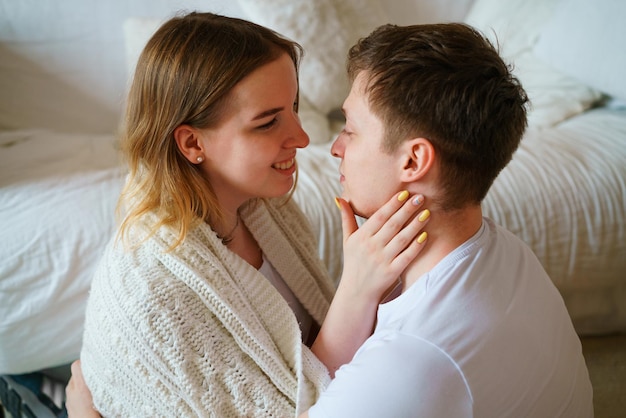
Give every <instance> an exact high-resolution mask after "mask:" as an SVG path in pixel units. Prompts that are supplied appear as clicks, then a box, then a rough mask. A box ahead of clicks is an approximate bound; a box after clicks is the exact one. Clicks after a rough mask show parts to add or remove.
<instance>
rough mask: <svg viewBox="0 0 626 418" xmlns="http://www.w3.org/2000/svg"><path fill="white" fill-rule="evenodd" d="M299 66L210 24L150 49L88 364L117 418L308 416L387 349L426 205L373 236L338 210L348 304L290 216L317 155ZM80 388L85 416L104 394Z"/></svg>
mask: <svg viewBox="0 0 626 418" xmlns="http://www.w3.org/2000/svg"><path fill="white" fill-rule="evenodd" d="M300 53H301V51H300V47H299V46H298V45H297V44H295V43H293V42H291V41H289V40H286V39H284V38H282V37H281V36H279V35H278V34H276V33H274V32H272V31H270V30H268V29H266V28H263V27H260V26H258V25H255V24H253V23H250V22H247V21H243V20H239V19H233V18H227V17H223V16H218V15H214V14H210V13H191V14H188V15H185V16H182V17H175V18H173V19H171V20H169V21H168V22H166V23H165V24H164V25H163V26H162V27H161V28H160V29H159V30H158V31H157V32H156V33H155V35H154V36H153V37H152V38H151V39H150V41H149V42H148V44H147V46H146V48H145V49H144V51H143V53H142V55H141V57H140V59H139V62H138V64H137V69H136V73H135V77H134V80H133V84H132V87H131V90H130V93H129V97H128V103H127V112H126V118H125V124H124V130H123V135H122V141H121V146H122V151H123V153H124V155H125V157H126V159H127V162H128V167H129V174H128V179H127V183H126V186H125V188H124V190H123V193H122V196H121V200H120V204H121V206H123V209H124V214H125V215H124V218H123V222H122V224H121V226H120V230H119V233H118V235H117V237H116V239H115V240H113V241H112V242H111V243H110V245H109V246H108V248H107V250H106V252H105V254H104V256H103V259H102V262H101V264H100V266H99V268H98V270H97V273H96V275H95V277H94V280H93V284H92V290H91V293H90V298H89V302H88V306H87V312H86V322H85V334H84V341H83V350H82V353H81V364H82V371H83V373H84V379H85V381H86V383H87V385H88V387H89V389H90V390H91V393H92V395H93V405H94V407H95V409H96V410H97V411H99V412H100V413H101V414H102V415H104V416H152V417H153V416H209V415H210V416H220V417H222V416H296V415H297V414H298V413H300V412H303V411H305V410H307V409H308V408H309V407H310V406H311V405H312V403H313V402H314V401H315V399H317V397H318V395H319V393H320V392H321V391H322V390H323V389H324V388H325V387H326V386H327V384H328V382H329V381H330V377H331V376H332V375H333V374H334V371H335V370H336V369H337V368H338V367H339V366H340V365H342V364H344V363H346V362H347V361H349V360H350V358H351V357H352V355H353V354H354V352H355V351H356V349H357V348H358V346H359V345H360V344H361V343H362V342H363V341H364V340H365V339H366V338H367V336H368V335H369V334H370V333H371V330H372V326H373V323H374V319H375V312H376V308H377V305H378V303H379V302H380V299H381V297H382V295H383V294H384V292H385V291H386V290H387V289H388V288H389V287H390V286H391V285H392V284H393V283H394V282H395V281H396V280H397V277H398V276H399V274H400V273H401V272H402V271H403V270H404V268H405V267H406V265H407V264H408V262H409V261H410V260H412V259H414V258H415V256H416V255H417V254H418V253H419V251H420V250H421V248H422V243H423V238H424V235H421V237H422V238H420V239H419V240H416V239H415V237H417V235H418V233H419V232H420V230H421V228H422V226H423V224H424V222H422V221H419V220H418V218H417V217H415V216H414V215H415V214H416V213H417V210H418V208H419V207H420V206H421V204H422V201H423V199H420V198H419V197H416V198H410V199H409V198H408V196H409V195H408V193H406V192H403V193H394V197H393V198H392V199H391V200H390V201H389V202H388V203H387V204H386V205H385V206H384V207H383V208H382V209H381V210H380V211H379V212H378V215H377V216H375V217H373V218H372V219H371V220H370V221H368V222H366V224H365V225H364V226H363V227H361V228H357V226H356V223H355V221H354V216H353V214H352V212H351V210H350V208H349V205H348V204H347V203H346V202H345V201H342V200H338V204H339V206H340V207H341V208H342V216H343V225H344V253H345V254H344V256H345V262H344V272H343V275H342V280H341V283H340V285H339V287H338V289H337V291H336V292H335V289H334V287H333V285H332V284H331V282H330V280H329V279H328V277H327V275H326V273H325V270H324V267H323V265H322V263H321V261H320V260H319V259H318V256H317V246H316V243H315V239H314V237H313V235H312V233H311V231H310V230H309V226H308V224H307V221H306V219H305V217H304V216H303V214H302V213H301V212H300V211H299V210H298V208H297V207H296V205H295V203H294V202H292V201H291V200H290V199H289V196H290V192H291V191H292V190H293V187H294V183H295V180H294V178H295V174H296V168H297V165H296V154H297V149H298V148H302V147H305V146H306V145H307V144H308V142H309V139H308V137H307V135H306V133H305V132H304V131H303V130H302V128H301V126H300V121H299V119H298V114H297V110H298V78H297V69H298V62H299V58H300ZM388 220H390V221H389V222H387V221H388ZM418 241H419V242H418ZM331 301H332V304H331ZM309 347H311V348H309ZM75 370H76V371H78V364H76V365H75ZM81 378H82V377H81V376H80V373H78V374H77V377H76V379H81ZM73 380H74V379H73ZM79 382H80V381H79ZM74 383H76V380H74ZM72 387H73V383H72V382H70V386H68V411H69V412H70V414H71V416H74V415H76V416H84V415H85V414H86V413H87V412H89V405H87V409H88V411H85V409H84V406H85V405H84V404H81V399H82V400H87V401H88V402H90V400H89V397H88V392H87V396H83V395H81V393H83V394H84V392H80V391H79V392H76V394H75V395H76V396H74V395H73V394H72ZM83 388H84V387H83ZM81 407H82V408H83V409H82V410H81ZM91 412H93V413H94V414H96V412H95V411H94V410H92V411H91Z"/></svg>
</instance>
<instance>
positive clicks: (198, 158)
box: [196, 155, 204, 163]
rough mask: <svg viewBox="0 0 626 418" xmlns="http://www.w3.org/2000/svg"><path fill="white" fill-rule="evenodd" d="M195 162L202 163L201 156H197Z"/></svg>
mask: <svg viewBox="0 0 626 418" xmlns="http://www.w3.org/2000/svg"><path fill="white" fill-rule="evenodd" d="M196 161H197V162H199V163H201V162H202V161H204V158H202V156H200V155H199V156H198V157H196Z"/></svg>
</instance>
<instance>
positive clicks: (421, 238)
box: [417, 231, 428, 244]
mask: <svg viewBox="0 0 626 418" xmlns="http://www.w3.org/2000/svg"><path fill="white" fill-rule="evenodd" d="M427 237H428V234H427V233H426V231H424V232H422V233H421V234H420V236H419V237H417V242H418V243H419V244H421V243H422V242H424V241H426V238H427Z"/></svg>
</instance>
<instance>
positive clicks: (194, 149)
mask: <svg viewBox="0 0 626 418" xmlns="http://www.w3.org/2000/svg"><path fill="white" fill-rule="evenodd" d="M174 140H176V145H177V146H178V149H179V150H180V152H181V153H182V154H183V155H184V156H185V158H186V159H187V160H189V162H190V163H192V164H200V163H201V162H202V161H204V149H203V147H202V142H201V141H200V135H199V134H198V131H197V129H195V128H192V127H191V126H189V125H180V126H178V127H177V128H176V129H174Z"/></svg>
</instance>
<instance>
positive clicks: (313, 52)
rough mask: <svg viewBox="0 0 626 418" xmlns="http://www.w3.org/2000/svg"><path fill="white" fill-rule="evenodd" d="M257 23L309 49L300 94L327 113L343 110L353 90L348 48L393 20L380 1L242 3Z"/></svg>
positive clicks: (271, 0) (244, 0)
mask: <svg viewBox="0 0 626 418" xmlns="http://www.w3.org/2000/svg"><path fill="white" fill-rule="evenodd" d="M239 5H240V7H241V9H242V10H243V11H244V13H246V14H247V16H248V18H249V19H250V20H252V21H253V22H256V23H258V24H261V25H263V26H267V27H269V28H271V29H274V30H275V31H277V32H278V33H280V34H282V35H284V36H286V37H288V38H291V39H293V40H294V41H296V42H298V43H299V44H300V45H302V47H303V48H304V51H305V53H304V59H303V62H302V67H301V70H300V91H301V94H302V95H303V96H304V97H306V99H307V100H308V101H309V103H310V104H311V105H312V106H313V108H314V109H315V110H317V111H319V112H320V113H322V114H323V115H328V113H330V112H331V111H333V110H335V109H337V108H339V107H341V104H342V103H343V100H344V99H345V97H346V96H347V95H348V92H349V90H350V86H349V84H348V79H347V76H346V69H345V63H346V56H347V52H348V49H349V48H350V47H351V46H352V45H353V44H354V43H355V42H356V41H357V40H358V39H359V38H361V37H363V36H366V35H368V34H369V33H370V32H371V31H372V30H373V29H374V28H376V27H377V26H379V25H382V24H384V23H388V21H389V19H388V17H387V15H386V13H385V12H384V10H383V8H382V5H381V4H380V3H379V1H378V0H316V1H311V0H265V1H258V0H239Z"/></svg>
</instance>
